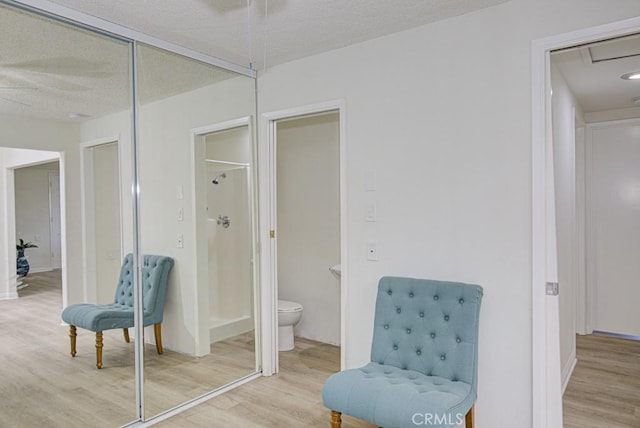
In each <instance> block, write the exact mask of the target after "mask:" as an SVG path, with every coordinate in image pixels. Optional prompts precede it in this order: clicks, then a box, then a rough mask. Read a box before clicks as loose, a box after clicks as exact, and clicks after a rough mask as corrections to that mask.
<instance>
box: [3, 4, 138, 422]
mask: <svg viewBox="0 0 640 428" xmlns="http://www.w3.org/2000/svg"><path fill="white" fill-rule="evenodd" d="M0 33H1V34H0V131H1V132H0V169H1V171H0V201H1V202H0V205H3V206H4V207H5V208H6V210H3V211H2V215H1V216H0V218H1V220H2V224H3V226H4V229H3V233H2V234H0V243H1V246H2V251H0V256H1V257H2V258H3V260H1V261H0V262H1V263H0V266H3V267H5V268H4V269H0V274H1V278H0V280H1V285H0V294H2V295H3V297H9V298H8V299H4V300H0V341H1V342H2V346H1V347H0V360H1V362H0V378H2V388H1V390H2V406H1V407H0V426H93V427H113V426H119V425H123V424H125V423H128V422H130V421H132V420H135V419H136V418H137V409H136V387H135V371H134V361H135V359H134V352H135V351H134V346H133V343H127V342H126V341H125V340H124V337H123V331H122V329H113V330H106V331H104V332H103V335H102V338H101V340H102V344H103V366H102V368H101V369H98V368H97V367H96V359H97V356H96V334H95V332H94V331H91V330H88V329H83V328H81V327H78V328H77V336H76V337H75V340H76V355H75V357H72V356H71V355H70V351H71V349H70V347H71V340H70V336H69V326H68V325H66V324H63V323H62V322H61V312H62V310H63V308H65V307H66V306H68V305H73V304H79V303H88V304H105V303H112V302H113V301H114V295H115V291H116V287H117V285H118V277H119V273H120V266H121V264H122V260H123V257H124V255H125V254H127V253H128V252H131V251H132V248H133V230H132V212H133V208H132V201H133V199H132V192H131V180H132V175H131V170H132V162H131V158H132V156H131V153H132V135H133V128H132V120H131V117H132V88H131V86H132V85H131V81H132V80H131V74H130V57H131V46H130V43H129V42H127V41H122V40H117V39H114V38H112V37H107V36H105V35H102V34H98V33H96V32H93V31H87V30H85V29H80V28H78V27H74V26H71V25H68V24H65V23H61V22H59V21H56V20H53V19H50V18H47V17H43V16H40V15H36V14H32V13H29V12H27V11H23V10H19V9H16V8H13V7H10V6H9V5H5V4H0ZM4 230H6V233H5V232H4ZM20 240H22V242H23V243H31V245H32V246H31V247H30V248H26V249H25V250H24V255H25V257H26V259H27V260H28V263H29V265H30V270H29V271H28V272H27V273H26V275H24V272H21V273H22V275H20V276H18V275H17V271H16V250H15V248H16V243H20Z"/></svg>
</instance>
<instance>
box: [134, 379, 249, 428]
mask: <svg viewBox="0 0 640 428" xmlns="http://www.w3.org/2000/svg"><path fill="white" fill-rule="evenodd" d="M260 376H261V373H252V374H250V375H247V376H245V377H243V378H241V379H239V380H237V381H235V382H232V383H229V384H227V385H225V386H223V387H220V388H218V389H214V390H213V391H211V392H207V393H205V394H203V395H201V396H199V397H196V398H194V399H193V400H189V401H187V402H186V403H183V404H180V405H178V406H176V407H174V408H172V409H169V410H167V411H166V412H163V413H161V414H159V415H156V416H154V417H152V418H150V419H147V420H146V421H136V422H132V423H130V424H126V425H123V426H122V428H125V427H127V428H129V427H131V428H134V427H135V428H138V427H140V428H142V427H150V426H153V425H155V424H157V423H159V422H162V421H164V420H167V419H169V418H171V417H173V416H175V415H177V414H180V413H182V412H184V411H185V410H188V409H190V408H192V407H195V406H197V405H199V404H202V403H204V402H206V401H209V400H211V399H212V398H214V397H217V396H218V395H221V394H224V393H225V392H228V391H231V390H233V389H236V388H237V387H239V386H242V385H244V384H245V383H248V382H250V381H252V380H254V379H257V378H259V377H260Z"/></svg>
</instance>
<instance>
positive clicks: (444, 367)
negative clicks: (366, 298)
mask: <svg viewBox="0 0 640 428" xmlns="http://www.w3.org/2000/svg"><path fill="white" fill-rule="evenodd" d="M481 300H482V288H481V287H479V286H477V285H470V284H462V283H456V282H444V281H432V280H426V279H412V278H398V277H384V278H382V279H380V282H379V285H378V296H377V299H376V312H375V321H374V329H373V344H372V346H371V362H370V363H369V364H367V365H365V366H363V367H360V368H357V369H350V370H344V371H342V372H339V373H336V374H334V375H332V376H331V377H329V379H327V382H326V383H325V385H324V388H323V390H322V400H323V402H324V405H325V406H326V407H327V408H329V409H331V427H332V428H340V426H341V423H342V422H341V415H342V413H344V414H347V415H350V416H354V417H356V418H359V419H364V420H366V421H367V422H370V423H373V424H376V425H378V426H382V427H385V428H407V427H412V428H415V427H417V426H426V427H430V428H434V427H451V426H455V425H457V424H461V423H462V422H463V421H464V422H465V425H466V427H467V428H471V427H472V426H473V405H474V403H475V400H476V384H477V368H478V363H477V360H478V318H479V313H480V302H481Z"/></svg>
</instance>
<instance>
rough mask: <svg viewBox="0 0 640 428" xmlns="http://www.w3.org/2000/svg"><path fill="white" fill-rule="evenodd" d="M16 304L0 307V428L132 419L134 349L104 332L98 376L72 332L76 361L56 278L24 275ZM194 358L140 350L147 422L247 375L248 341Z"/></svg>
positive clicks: (87, 345)
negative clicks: (142, 359)
mask: <svg viewBox="0 0 640 428" xmlns="http://www.w3.org/2000/svg"><path fill="white" fill-rule="evenodd" d="M26 282H27V283H28V284H29V286H28V287H26V288H24V289H22V290H20V291H19V296H20V298H19V299H15V300H4V301H0V343H1V344H2V350H1V351H0V379H2V382H0V394H2V404H1V405H0V426H2V427H5V426H7V427H8V426H12V427H31V426H46V427H65V428H67V427H70V428H73V427H82V428H85V427H88V426H91V427H115V426H121V425H124V424H126V423H128V422H130V421H132V420H134V419H135V408H134V407H135V392H134V388H135V386H134V384H135V381H134V346H133V343H126V342H125V341H124V339H123V335H122V330H109V331H105V332H104V349H103V362H104V366H103V368H102V369H101V370H98V369H96V367H95V347H94V344H95V334H94V333H93V332H90V331H86V330H83V329H78V338H77V351H78V354H77V356H76V357H75V358H71V356H70V355H69V337H68V328H67V327H66V326H63V325H61V321H60V312H61V310H62V289H61V281H60V271H53V272H45V273H37V274H29V276H28V277H27V278H26ZM211 349H212V354H211V355H209V356H206V357H202V358H193V357H190V356H187V355H182V354H178V353H176V352H172V351H170V350H167V349H165V353H164V355H157V354H156V351H155V346H154V345H146V346H145V365H146V367H147V368H146V374H145V388H146V396H145V404H146V410H147V411H146V414H147V415H149V416H150V415H153V414H156V413H159V412H161V411H165V410H167V409H169V408H171V407H174V406H176V405H178V404H181V403H183V402H184V401H187V400H189V399H191V398H194V397H196V396H198V395H201V394H203V393H205V392H208V391H210V390H211V389H213V388H214V387H217V386H221V385H224V384H226V383H228V382H231V381H232V380H234V379H236V378H238V377H242V376H244V375H246V374H248V373H251V372H253V371H254V367H255V359H254V352H253V334H252V333H247V334H244V335H240V336H236V337H234V338H230V339H227V340H225V341H221V342H218V343H215V344H213V345H212V348H211Z"/></svg>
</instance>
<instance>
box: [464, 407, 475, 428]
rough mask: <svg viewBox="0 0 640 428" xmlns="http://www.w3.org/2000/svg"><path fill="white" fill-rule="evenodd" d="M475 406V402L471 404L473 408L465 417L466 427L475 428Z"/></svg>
mask: <svg viewBox="0 0 640 428" xmlns="http://www.w3.org/2000/svg"><path fill="white" fill-rule="evenodd" d="M475 407H476V405H475V404H474V405H473V406H471V408H470V409H469V411H468V412H467V415H466V416H465V417H464V428H473V416H474V414H473V413H474V411H473V410H474V408H475Z"/></svg>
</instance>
